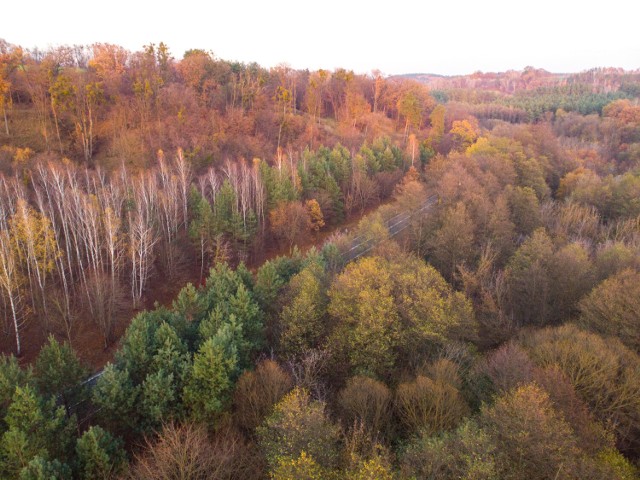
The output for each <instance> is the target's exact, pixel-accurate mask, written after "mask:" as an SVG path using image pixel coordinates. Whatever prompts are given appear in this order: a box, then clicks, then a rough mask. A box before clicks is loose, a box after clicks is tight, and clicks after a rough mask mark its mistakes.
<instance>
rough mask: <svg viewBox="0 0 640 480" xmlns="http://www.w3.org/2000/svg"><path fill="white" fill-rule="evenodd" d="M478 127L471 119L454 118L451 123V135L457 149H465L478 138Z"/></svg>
mask: <svg viewBox="0 0 640 480" xmlns="http://www.w3.org/2000/svg"><path fill="white" fill-rule="evenodd" d="M477 130H478V127H477V125H473V124H472V122H470V121H469V120H454V122H453V123H452V124H451V131H450V133H451V136H452V137H453V143H454V145H455V148H456V150H460V151H464V150H466V149H467V148H469V147H470V146H471V145H472V144H473V143H474V142H475V141H476V140H477V139H478V132H477Z"/></svg>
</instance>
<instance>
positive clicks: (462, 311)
mask: <svg viewBox="0 0 640 480" xmlns="http://www.w3.org/2000/svg"><path fill="white" fill-rule="evenodd" d="M3 48H4V49H3V57H2V58H3V62H5V63H4V64H3V65H6V66H7V67H6V68H5V70H3V72H5V73H4V75H5V77H3V78H5V79H7V80H5V82H8V83H6V84H7V85H9V86H8V87H7V88H6V89H5V91H6V92H7V94H6V97H5V98H6V99H7V101H6V102H5V104H4V105H5V107H6V109H5V111H6V112H7V122H6V125H5V126H6V127H7V128H8V131H9V133H8V134H6V136H5V137H3V139H5V138H6V139H7V140H6V143H5V146H4V147H3V155H5V157H4V159H3V161H4V163H3V164H2V168H3V169H4V176H3V178H2V182H1V183H0V187H1V188H0V206H1V207H2V217H1V221H2V223H1V224H0V227H1V229H0V230H1V231H2V233H1V234H0V286H1V287H2V299H3V303H2V308H3V314H4V316H5V320H6V336H7V338H8V339H10V340H11V342H12V347H11V348H12V350H13V351H15V348H17V345H18V343H17V342H18V341H21V340H22V338H23V337H21V334H22V333H24V332H29V330H28V329H27V327H29V325H31V327H29V328H34V326H36V325H37V326H38V328H39V329H40V330H41V331H42V332H44V333H46V334H49V333H51V335H50V336H48V337H47V340H46V342H45V344H44V346H43V347H42V349H41V350H40V353H39V354H38V355H37V358H35V359H34V360H33V361H32V362H30V363H29V362H23V363H29V364H24V365H20V363H19V361H18V359H16V357H14V356H12V355H7V356H4V357H3V358H2V361H1V362H0V418H2V419H3V420H2V423H1V425H0V433H1V435H0V470H1V472H2V473H1V475H2V476H3V477H7V478H24V479H31V478H34V479H39V478H61V479H71V478H78V479H80V478H114V479H115V478H136V479H160V478H176V477H177V478H189V479H200V478H272V479H278V480H284V479H294V478H295V479H301V478H309V479H316V478H317V479H325V478H329V479H330V478H348V479H394V478H433V479H457V478H467V479H471V478H473V479H560V478H562V479H574V478H575V479H594V480H595V479H605V478H606V479H621V480H626V479H636V478H638V476H639V470H638V466H639V459H640V351H639V348H640V347H639V345H640V341H639V337H638V330H639V327H640V308H639V305H638V293H640V292H638V288H639V287H638V285H639V282H638V280H639V275H640V273H639V272H640V221H639V219H640V203H639V200H638V199H639V198H640V190H639V188H640V177H639V174H640V148H639V146H640V106H638V99H637V96H636V95H637V92H638V89H637V88H636V89H634V88H633V86H634V85H636V86H637V84H636V83H634V82H637V79H636V78H635V76H634V74H628V73H625V72H618V73H616V74H615V75H614V73H615V72H606V71H603V72H599V73H598V75H603V76H604V77H605V78H608V79H609V83H608V84H607V85H609V86H608V87H607V89H606V91H605V90H602V91H600V90H598V91H591V90H590V92H591V93H589V95H591V94H594V95H599V96H598V97H597V101H598V102H603V104H602V106H601V107H597V108H593V109H591V107H589V110H588V111H583V110H581V108H579V107H575V108H574V106H571V105H573V104H572V102H573V101H574V100H576V99H578V100H576V101H582V100H581V99H584V98H587V97H586V96H583V95H582V93H584V92H586V91H587V90H585V89H584V88H583V87H581V86H576V85H578V84H580V85H583V84H584V85H586V84H588V83H589V81H592V82H595V80H594V79H595V78H596V77H597V78H600V77H598V76H597V75H595V74H593V75H591V76H589V75H588V74H581V75H576V76H572V77H569V79H568V80H567V79H566V78H565V80H563V81H562V82H561V83H560V84H556V83H554V84H549V83H544V82H542V83H540V84H535V83H536V82H535V81H534V80H535V78H536V75H534V74H535V72H531V71H525V72H524V73H523V75H525V74H527V75H528V76H529V77H532V80H531V82H530V84H527V85H529V86H528V87H525V86H518V85H517V84H516V86H514V87H513V91H506V90H505V91H504V92H501V94H500V95H488V94H487V93H486V92H487V89H486V88H485V87H483V86H482V84H481V85H476V88H475V89H472V88H471V87H468V85H467V84H462V83H461V85H460V86H459V87H460V88H458V87H456V88H458V90H455V89H451V90H450V91H448V92H446V93H447V95H446V96H444V95H441V93H442V92H443V91H444V88H443V89H442V90H440V91H436V92H432V93H433V95H432V94H430V93H429V92H428V91H427V90H426V88H425V87H423V86H421V85H419V84H416V83H412V82H408V81H397V80H393V79H384V78H382V77H380V76H376V75H372V76H358V75H353V74H351V73H350V72H347V71H342V70H339V71H336V72H324V71H319V72H296V71H292V70H290V69H286V68H278V69H273V70H271V71H266V70H263V69H261V68H259V67H258V66H244V65H236V64H232V63H229V62H224V61H221V60H217V59H215V58H213V57H212V56H211V55H209V54H206V53H205V52H199V51H193V52H189V53H188V54H187V55H185V58H184V59H182V60H181V61H174V60H173V59H171V57H170V55H169V54H168V52H167V51H166V49H165V48H164V46H162V45H161V46H159V47H153V46H150V47H149V48H147V49H146V50H145V51H144V52H140V53H136V54H131V53H129V52H124V51H123V50H121V49H118V48H116V47H113V46H104V45H96V46H93V47H92V56H91V58H90V59H88V60H87V61H86V63H84V64H83V63H81V62H80V60H82V57H81V55H80V54H81V53H82V52H86V49H75V50H74V49H69V51H68V52H67V53H69V54H72V55H71V57H70V58H72V59H73V58H75V59H76V60H74V61H75V62H77V64H64V65H61V66H59V69H58V70H56V72H57V73H56V75H53V76H52V75H50V74H47V75H43V77H42V78H40V77H38V78H40V80H39V81H40V82H43V83H38V82H36V80H35V78H36V77H35V73H36V72H43V71H45V72H46V68H49V67H47V65H48V64H47V62H48V61H50V58H51V55H54V54H60V52H59V51H56V52H48V53H46V54H41V55H40V56H37V55H36V54H35V53H34V52H31V53H30V54H28V55H26V54H24V53H23V52H21V51H20V50H19V49H17V48H16V47H10V46H4V47H3ZM105 52H108V54H107V53H105ZM101 53H102V54H104V56H102V57H101V56H100V54H101ZM20 55H22V56H20ZM16 59H18V60H20V61H18V60H16ZM107 60H109V61H107ZM11 62H18V63H11ZM109 62H111V63H109ZM145 62H146V63H145ZM11 65H17V67H15V68H13V67H11ZM43 69H45V70H43ZM31 75H34V76H31ZM45 77H46V80H45ZM67 77H69V82H70V83H68V91H69V92H72V94H73V95H71V97H73V99H71V97H69V99H68V101H69V104H68V105H74V107H73V108H72V107H71V106H64V107H63V103H58V102H59V100H58V97H57V96H58V95H59V93H58V90H57V88H58V87H56V88H53V89H52V88H51V86H52V85H55V82H57V81H58V80H59V81H60V82H62V83H61V84H60V85H59V87H60V88H62V86H63V85H64V82H67V80H64V79H65V78H67ZM78 79H84V80H83V81H86V82H87V83H86V84H84V85H85V87H84V90H83V92H85V93H83V94H82V95H83V98H85V100H82V101H83V102H85V103H84V104H83V105H85V107H83V108H86V110H84V111H85V113H86V119H87V122H88V125H90V124H93V126H94V127H95V130H94V131H93V132H94V133H92V134H91V135H93V134H95V135H96V136H95V138H94V140H92V141H91V142H89V143H88V144H87V145H88V146H89V150H88V151H89V152H90V153H91V155H90V156H87V155H86V153H87V150H86V148H85V146H86V145H85V143H84V141H83V140H82V139H83V138H85V137H83V133H82V128H83V127H82V126H80V127H75V126H74V127H70V125H73V124H75V122H76V121H80V123H82V113H81V112H80V111H79V110H77V105H76V104H77V102H78V101H79V100H78V98H79V97H77V95H78V92H79V91H80V90H78V84H77V83H74V82H77V81H78ZM572 79H573V80H572ZM480 80H482V81H483V82H484V81H485V80H486V81H488V80H487V79H482V78H481V79H480ZM480 80H478V79H477V78H475V79H474V77H473V76H472V77H470V78H468V79H466V80H465V81H468V82H472V83H473V82H479V81H480ZM21 82H23V83H21ZM29 82H31V83H30V85H31V87H29V86H28V85H29ZM46 82H49V84H47V83H46ZM52 82H53V83H52ZM92 82H93V83H95V85H94V86H93V87H88V85H91V84H92ZM109 82H112V83H109ZM443 84H444V83H443ZM534 84H535V85H534ZM34 85H41V87H40V88H41V90H40V92H41V94H42V95H43V97H42V99H44V100H43V101H42V103H41V105H40V104H39V103H38V102H39V100H38V99H37V98H36V93H35V92H36V90H35V89H33V90H29V88H35V87H33V86H34ZM42 85H48V86H47V87H46V88H44V87H42ZM441 87H442V86H439V87H438V88H441ZM462 87H464V88H468V92H467V93H472V92H474V91H475V92H476V94H477V98H480V97H482V98H483V100H482V102H476V101H473V100H472V97H470V96H468V97H464V96H463V95H462V94H461V92H462V90H461V88H462ZM567 88H568V89H571V92H569V94H568V95H566V94H567V92H566V91H565V90H563V89H567ZM63 90H64V89H63ZM98 90H99V91H104V92H109V93H108V94H104V97H101V98H102V99H101V100H100V101H99V102H97V103H95V105H99V107H98V108H97V109H93V107H91V109H90V108H89V106H88V105H89V104H91V105H93V104H92V103H91V102H93V100H91V98H94V97H93V96H94V93H95V92H96V91H98ZM454 90H455V91H454ZM392 92H396V93H395V94H392ZM572 92H573V93H572ZM581 92H582V93H581ZM574 93H575V94H576V95H577V97H576V98H573V97H572V95H573V94H574ZM458 94H460V96H459V97H457V98H454V96H455V95H458ZM101 95H102V94H101ZM394 95H395V96H394ZM465 95H466V94H465ZM585 95H586V93H585ZM96 98H97V97H96ZM391 98H393V99H391ZM42 99H41V100H42ZM190 99H191V100H190ZM435 99H438V101H436V100H435ZM447 99H448V100H447ZM523 99H531V104H530V105H533V106H534V107H531V108H532V109H531V110H530V111H529V110H527V109H528V108H529V107H526V108H525V107H524V106H522V105H523V104H517V102H520V101H522V100H523ZM558 99H559V100H558ZM9 100H10V101H9ZM171 102H177V103H171ZM181 102H185V103H184V104H182V103H181ZM188 102H191V103H188ZM510 102H514V103H510ZM38 105H40V106H38ZM64 105H67V104H64ZM171 105H173V106H171ZM178 105H181V107H179V108H178V107H177V106H178ZM516 105H519V106H516ZM172 108H177V109H176V110H175V111H174V110H172ZM537 108H540V109H541V110H540V114H530V113H531V112H534V111H536V110H535V109H537ZM74 109H75V110H74ZM89 110H91V112H92V113H89ZM519 110H522V112H525V114H522V115H520V114H517V115H513V116H509V115H502V113H505V112H506V113H508V112H516V111H519ZM74 112H75V113H74ZM171 112H174V113H173V114H172V113H171ZM180 112H181V113H180ZM482 112H485V113H486V112H502V113H500V114H498V115H494V114H486V115H485V114H483V113H482ZM91 115H95V117H93V120H91ZM174 115H175V116H174ZM75 116H77V118H76V117H75ZM195 118H198V119H199V120H198V121H202V123H201V124H200V123H199V124H197V125H196V124H194V123H191V122H195V120H194V119H195ZM78 119H80V120H78ZM92 122H93V123H92ZM119 122H125V123H123V124H119ZM127 122H129V123H127ZM174 122H175V123H174ZM118 125H120V126H119V127H118ZM243 125H244V126H243ZM118 128H121V129H122V130H118ZM181 129H182V130H181ZM243 129H244V130H243ZM12 132H15V133H12ZM115 132H119V133H118V134H116V133H115ZM176 132H181V133H180V135H186V132H190V133H189V135H192V134H193V135H195V136H193V137H191V136H180V135H178V134H177V133H176ZM242 132H244V133H242ZM5 133H6V132H5ZM86 133H87V135H88V130H87V132H86ZM125 137H126V139H128V140H127V142H124V141H123V140H124V139H125ZM86 138H87V139H88V137H86ZM190 141H193V142H194V143H191V144H190V143H189V142H190ZM29 142H33V143H29ZM134 143H135V144H136V145H137V147H136V148H138V149H139V150H118V148H123V146H124V145H125V144H126V145H128V147H127V148H129V147H131V145H133V144H134ZM158 149H161V151H160V152H159V151H158ZM163 152H164V153H163ZM64 158H66V159H64ZM254 158H255V159H254ZM249 160H250V161H249ZM387 198H389V199H392V200H393V201H390V202H385V204H384V205H381V206H379V208H377V209H375V211H373V212H371V213H369V214H367V215H365V216H363V218H362V219H361V220H360V221H359V223H358V224H357V227H355V228H353V227H352V228H350V229H349V230H350V231H348V232H346V231H345V232H341V233H340V232H336V233H334V234H333V235H331V236H330V237H329V238H328V239H326V241H323V242H318V243H319V244H318V246H317V248H311V249H309V250H308V251H306V252H305V253H304V254H302V253H300V251H299V250H298V248H297V247H296V245H297V244H299V243H300V242H301V241H304V240H305V238H311V239H313V238H314V237H316V236H317V235H319V234H318V232H319V231H322V230H323V229H326V228H328V227H330V226H339V225H341V224H342V222H343V221H344V220H345V219H346V218H348V217H349V216H350V215H355V214H357V213H359V212H363V211H365V210H367V209H369V208H370V207H372V206H376V205H378V204H379V203H380V202H381V201H382V200H384V199H387ZM273 243H278V244H279V245H280V246H281V247H282V249H284V250H285V251H288V252H289V254H288V255H282V256H279V257H276V258H272V259H269V260H268V261H266V262H264V263H263V264H262V265H260V266H256V268H255V269H252V270H249V269H248V268H247V267H246V266H245V264H244V263H243V262H242V261H243V260H249V261H250V260H251V259H252V258H253V256H255V255H256V252H259V251H261V250H262V249H264V248H265V247H266V246H268V245H270V244H273ZM354 251H355V252H357V254H354ZM184 269H190V271H191V272H192V273H193V276H192V278H195V279H197V281H196V282H192V283H188V284H187V285H186V286H185V287H183V288H182V289H181V290H180V291H179V293H178V294H177V295H176V296H175V298H173V299H172V300H171V301H167V302H163V304H156V305H155V306H154V307H153V308H148V309H147V310H144V311H137V313H136V314H135V315H134V316H133V320H131V321H130V322H127V325H126V329H125V330H124V332H123V334H122V335H121V338H119V340H117V337H118V336H119V332H120V330H118V328H117V323H118V318H121V317H123V316H125V315H126V314H127V313H126V312H125V310H126V309H129V310H126V311H127V312H133V311H134V310H133V309H136V310H141V309H142V307H143V306H144V305H148V303H146V304H145V300H146V299H148V298H150V297H152V296H153V290H154V283H153V280H152V279H153V275H156V277H161V278H162V279H163V280H164V279H166V281H167V282H178V281H180V280H181V279H184V278H186V277H187V276H181V273H180V272H181V271H182V270H184ZM80 331H85V332H90V333H91V334H92V335H94V336H98V337H99V338H100V341H101V342H102V344H103V345H109V344H116V345H117V346H116V348H114V350H115V353H114V354H113V356H112V357H111V361H110V362H109V363H108V364H107V365H106V366H105V368H104V370H102V371H101V372H100V375H98V376H94V377H90V372H89V369H88V368H87V367H86V365H85V362H84V360H83V359H82V358H79V357H78V355H77V354H76V352H75V351H74V348H73V346H74V345H75V344H76V343H79V338H80V337H79V335H78V332H80ZM27 338H28V335H27ZM178 472H180V473H178Z"/></svg>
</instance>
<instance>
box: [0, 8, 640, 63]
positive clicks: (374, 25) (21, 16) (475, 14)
mask: <svg viewBox="0 0 640 480" xmlns="http://www.w3.org/2000/svg"><path fill="white" fill-rule="evenodd" d="M2 17H3V19H4V21H3V22H0V25H1V26H0V38H4V39H5V40H6V41H8V42H10V43H13V44H17V45H21V46H22V47H25V48H33V47H36V46H37V47H38V48H41V49H45V48H47V47H49V46H57V45H65V44H92V43H96V42H107V43H115V44H118V45H122V46H123V47H125V48H127V49H129V50H132V51H136V50H140V49H141V48H142V46H143V45H146V44H149V43H156V44H157V43H159V42H161V41H163V42H164V43H165V44H167V45H168V46H169V49H170V51H171V53H172V54H173V56H174V57H175V58H177V59H179V58H182V55H183V53H184V51H185V50H188V49H191V48H201V49H204V50H208V51H212V52H213V53H214V54H215V56H216V57H218V58H221V59H225V60H237V61H241V62H253V61H255V62H258V63H259V64H260V65H262V66H264V67H272V66H275V65H278V64H280V63H286V64H288V65H290V66H291V67H293V68H300V69H304V68H308V69H310V70H317V69H319V68H325V69H334V68H337V67H343V68H347V69H351V70H354V71H355V72H356V73H367V72H371V71H372V70H374V69H377V70H380V71H381V72H382V73H384V74H387V75H391V74H402V73H436V74H443V75H459V74H468V73H473V72H475V71H483V72H495V71H505V70H509V69H513V70H522V69H523V68H524V67H526V66H534V67H536V68H544V69H546V70H549V71H552V72H579V71H583V70H587V69H589V68H592V67H622V68H625V69H627V70H631V69H638V68H640V35H638V33H637V32H638V30H637V22H638V18H640V2H638V1H637V0H607V1H606V2H602V1H598V2H596V1H595V0H582V1H576V0H536V1H535V2H534V1H517V0H510V1H507V0H475V1H470V0H437V1H433V0H424V1H418V0H393V1H384V0H368V1H363V0H322V1H314V2H308V1H304V0H262V1H258V0H224V1H218V0H209V1H207V0H199V1H194V0H181V1H178V2H165V1H163V0H156V1H154V2H150V1H148V0H126V1H125V0H110V1H108V2H104V3H101V2H88V1H87V0H56V1H51V0H35V1H31V2H19V1H17V0H5V1H4V2H3V5H2Z"/></svg>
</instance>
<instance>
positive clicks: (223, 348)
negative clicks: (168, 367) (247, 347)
mask: <svg viewBox="0 0 640 480" xmlns="http://www.w3.org/2000/svg"><path fill="white" fill-rule="evenodd" d="M220 333H221V334H220V335H219V336H217V337H211V338H209V339H208V340H206V341H205V342H204V343H203V344H202V345H201V346H200V349H199V350H198V353H196V354H195V355H194V357H193V368H192V371H191V375H190V377H189V379H188V381H187V384H186V386H185V388H184V393H183V398H184V402H185V404H186V405H187V406H188V407H189V408H190V410H191V414H192V416H193V417H194V418H196V419H199V420H203V421H206V422H211V421H212V420H213V419H215V418H216V416H217V415H219V414H220V413H221V412H222V411H223V409H224V407H225V405H226V403H227V401H228V400H229V396H230V394H231V389H232V386H233V383H232V379H233V376H234V375H235V374H236V369H237V363H238V353H237V347H236V346H235V345H233V343H231V339H230V338H229V337H228V336H227V335H225V333H224V332H220Z"/></svg>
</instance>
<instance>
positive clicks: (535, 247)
mask: <svg viewBox="0 0 640 480" xmlns="http://www.w3.org/2000/svg"><path fill="white" fill-rule="evenodd" d="M552 256H553V245H552V243H551V239H550V238H549V235H547V233H546V232H545V231H544V230H543V229H538V230H536V231H535V232H534V233H533V235H532V236H531V237H530V238H528V239H527V240H526V241H525V242H524V243H523V244H522V245H521V246H520V247H519V248H518V250H516V252H515V253H514V255H513V256H512V257H511V259H510V260H509V263H508V265H507V268H506V269H505V277H506V282H507V288H508V298H509V307H510V309H511V313H512V315H513V316H514V318H515V321H516V322H517V323H518V324H520V325H530V324H537V325H542V324H544V323H546V322H547V321H548V320H549V298H550V294H551V285H550V276H549V275H550V274H549V268H550V266H551V261H552Z"/></svg>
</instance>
